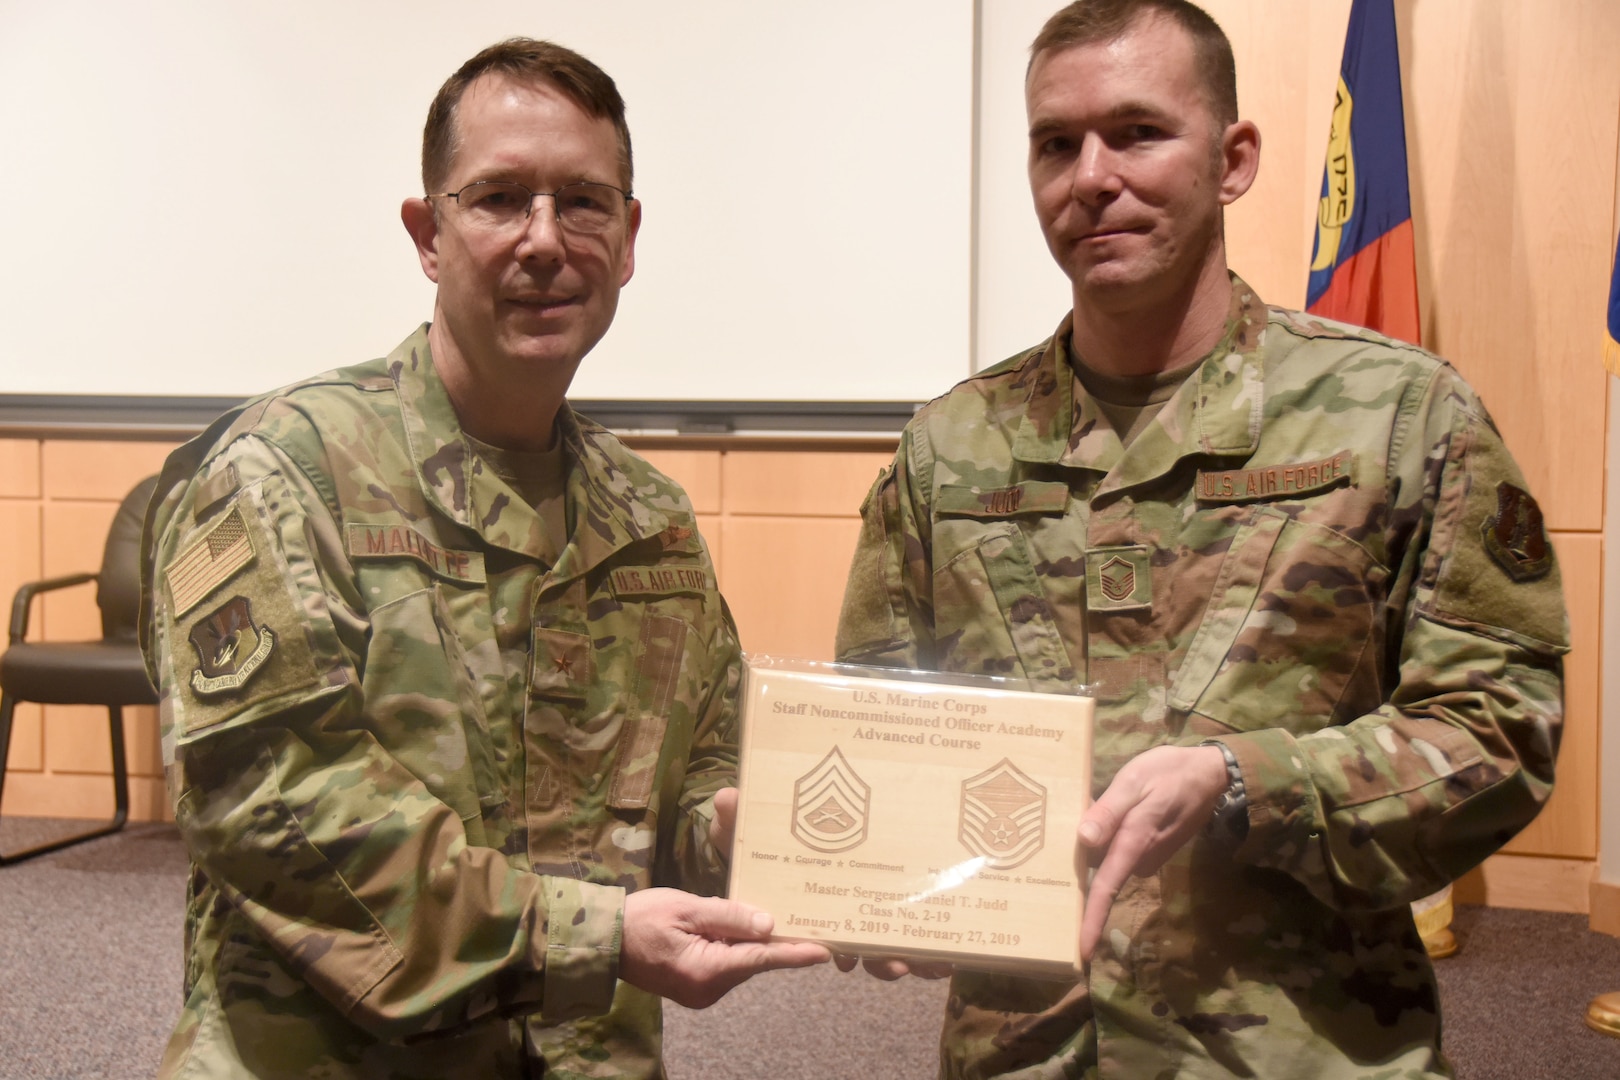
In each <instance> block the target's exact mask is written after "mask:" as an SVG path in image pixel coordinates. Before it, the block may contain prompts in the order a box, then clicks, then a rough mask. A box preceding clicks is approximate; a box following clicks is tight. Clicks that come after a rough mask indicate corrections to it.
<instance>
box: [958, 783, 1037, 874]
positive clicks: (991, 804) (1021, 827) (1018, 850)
mask: <svg viewBox="0 0 1620 1080" xmlns="http://www.w3.org/2000/svg"><path fill="white" fill-rule="evenodd" d="M958 835H959V836H960V838H961V841H962V846H963V847H965V848H967V849H968V850H969V851H971V852H972V853H973V854H975V855H978V856H982V857H983V858H984V860H985V862H986V863H988V864H989V865H990V866H991V867H993V868H994V869H997V870H1011V869H1012V868H1013V867H1015V866H1019V865H1021V864H1023V863H1026V862H1028V861H1029V860H1030V859H1031V858H1033V857H1034V856H1035V853H1036V852H1038V851H1040V850H1041V848H1042V847H1043V846H1045V843H1046V789H1045V788H1044V787H1042V786H1041V785H1040V784H1037V783H1036V782H1035V781H1033V780H1031V779H1030V778H1029V777H1028V776H1026V775H1024V773H1023V771H1022V770H1020V769H1019V768H1018V766H1016V765H1014V764H1013V763H1012V762H1011V761H1010V760H1008V759H1007V758H1002V759H1001V761H1000V762H999V763H998V764H996V765H995V766H993V767H991V768H989V769H986V770H985V771H984V772H982V773H980V774H979V775H977V776H974V777H970V778H969V779H967V780H964V781H962V821H961V831H960V833H959V834H958Z"/></svg>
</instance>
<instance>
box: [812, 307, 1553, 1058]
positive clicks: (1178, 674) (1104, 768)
mask: <svg viewBox="0 0 1620 1080" xmlns="http://www.w3.org/2000/svg"><path fill="white" fill-rule="evenodd" d="M1233 288H1234V292H1233V303H1232V308H1231V313H1230V321H1229V323H1228V329H1227V333H1226V336H1225V338H1224V340H1223V341H1222V342H1221V343H1220V344H1219V345H1218V346H1217V347H1216V348H1215V350H1214V351H1213V352H1212V353H1211V354H1210V355H1209V356H1208V357H1206V358H1205V359H1204V360H1203V361H1202V363H1201V365H1200V366H1199V367H1198V368H1197V370H1196V371H1195V372H1193V373H1192V375H1191V376H1190V377H1189V378H1188V379H1187V380H1186V382H1185V383H1183V384H1182V386H1181V387H1180V388H1179V389H1178V391H1177V392H1176V394H1175V396H1174V397H1173V398H1172V399H1171V400H1170V401H1169V402H1167V403H1166V404H1165V405H1164V406H1163V408H1162V410H1161V411H1160V412H1159V414H1158V416H1157V418H1156V419H1155V420H1154V421H1153V422H1151V423H1150V424H1149V425H1148V427H1147V428H1146V429H1145V430H1144V431H1143V432H1142V433H1141V434H1140V435H1139V436H1138V437H1137V438H1136V439H1135V440H1134V441H1133V442H1132V444H1131V446H1130V447H1129V448H1128V449H1125V448H1122V447H1121V445H1120V442H1119V439H1118V438H1117V437H1116V435H1115V434H1114V432H1113V430H1112V429H1111V427H1110V426H1109V424H1108V422H1107V421H1106V420H1105V419H1104V418H1103V415H1102V413H1101V412H1100V411H1099V409H1098V408H1097V405H1096V404H1095V402H1093V401H1092V400H1090V399H1089V398H1088V397H1087V396H1086V395H1085V393H1084V391H1083V390H1081V389H1079V388H1078V387H1077V385H1076V379H1075V377H1074V374H1073V368H1072V360H1071V358H1070V356H1069V355H1068V351H1067V349H1068V346H1067V342H1068V337H1069V324H1068V323H1067V322H1066V323H1065V324H1064V326H1063V327H1061V328H1060V329H1059V331H1058V333H1057V334H1056V335H1055V336H1054V337H1053V338H1052V339H1051V340H1049V341H1047V342H1045V343H1044V344H1042V345H1040V346H1038V347H1036V348H1034V349H1032V350H1030V351H1028V352H1025V353H1022V354H1020V355H1018V356H1015V357H1013V358H1012V359H1010V360H1008V361H1006V362H1005V363H1002V364H1000V365H998V366H996V367H994V368H991V369H989V370H987V371H985V372H983V373H981V374H979V375H976V376H974V377H972V378H970V379H968V380H966V381H965V382H963V383H961V384H960V385H958V386H957V387H956V388H955V389H954V390H952V391H951V392H950V393H948V394H946V395H945V396H944V397H942V398H939V399H937V400H936V401H934V402H932V403H930V404H929V405H928V406H926V407H925V408H924V409H923V410H922V411H921V412H920V413H919V414H918V415H917V416H916V417H915V419H914V420H913V421H912V422H911V424H910V425H909V426H908V428H907V429H906V432H905V434H904V436H903V437H902V440H901V445H900V449H899V452H898V453H897V454H896V457H895V462H894V465H893V466H892V467H891V468H890V469H889V470H887V471H885V472H884V473H883V474H882V475H881V476H880V477H879V479H878V482H877V483H876V485H875V486H874V488H873V490H872V493H871V494H870V496H869V497H868V499H867V502H866V504H865V507H864V511H863V513H864V525H863V532H862V536H861V542H860V545H859V547H858V550H857V553H856V556H855V560H854V565H853V567H852V570H851V574H850V580H849V587H848V591H847V593H846V596H845V605H844V611H843V616H842V620H841V623H840V627H839V645H838V651H839V655H840V657H841V658H843V659H846V660H851V661H861V662H871V663H881V664H888V665H896V666H903V667H920V668H932V669H941V670H950V671H965V672H978V673H989V674H997V675H1013V676H1018V677H1027V678H1031V679H1035V680H1043V681H1049V682H1056V683H1062V684H1077V683H1082V682H1089V683H1090V684H1091V685H1092V688H1093V690H1094V692H1095V695H1096V698H1097V703H1098V710H1097V728H1096V746H1095V774H1094V782H1093V794H1094V795H1097V794H1101V792H1102V791H1103V790H1104V789H1105V788H1106V787H1107V785H1108V783H1109V781H1110V780H1111V779H1112V778H1113V777H1114V774H1115V773H1116V772H1117V771H1118V769H1119V767H1120V766H1121V765H1122V764H1123V763H1124V762H1125V761H1127V760H1129V759H1130V758H1132V757H1133V756H1135V755H1137V754H1140V753H1141V752H1143V751H1144V750H1146V749H1148V748H1150V747H1153V746H1158V745H1161V744H1166V743H1172V744H1178V745H1194V744H1197V743H1199V742H1201V741H1204V740H1206V739H1217V740H1219V741H1221V742H1224V743H1225V745H1226V746H1228V747H1229V748H1230V749H1231V750H1232V751H1233V752H1234V754H1235V755H1236V758H1237V761H1238V763H1239V765H1240V766H1241V769H1242V773H1243V778H1244V782H1245V785H1246V787H1247V793H1248V797H1249V817H1248V831H1247V836H1246V837H1245V838H1243V839H1242V841H1241V843H1240V844H1239V843H1237V842H1236V841H1235V840H1233V839H1231V838H1228V839H1227V840H1225V841H1224V842H1223V841H1222V840H1221V838H1219V837H1217V836H1203V837H1200V838H1198V839H1196V840H1194V841H1193V842H1191V843H1189V844H1188V845H1187V846H1186V847H1184V848H1183V849H1182V850H1181V851H1180V852H1179V853H1178V854H1177V855H1176V856H1175V857H1174V858H1172V860H1171V861H1170V862H1169V863H1168V864H1167V865H1166V866H1165V867H1164V868H1163V869H1162V870H1161V871H1160V872H1159V873H1158V874H1156V875H1154V876H1151V877H1148V878H1132V879H1131V880H1130V881H1129V882H1128V883H1127V885H1126V887H1125V889H1124V891H1123V892H1122V893H1121V895H1120V897H1119V898H1118V900H1117V901H1116V902H1115V904H1114V905H1113V908H1112V910H1111V914H1110V917H1109V919H1108V923H1107V927H1106V929H1105V931H1104V936H1103V939H1102V942H1101V945H1100V946H1099V948H1098V952H1097V955H1096V956H1095V957H1094V959H1093V960H1092V963H1091V965H1090V968H1089V971H1088V974H1087V977H1086V979H1085V980H1083V981H1082V982H1081V983H1079V984H1078V985H1062V984H1058V983H1048V982H1038V981H1034V980H1021V979H1017V978H1011V977H1005V976H990V975H979V974H972V973H965V974H960V975H959V976H958V977H957V978H956V981H955V984H954V986H953V988H952V989H953V994H952V997H951V999H950V1005H949V1009H948V1015H947V1019H946V1023H945V1032H944V1037H943V1038H944V1042H943V1062H944V1065H943V1074H944V1075H947V1076H952V1077H957V1076H960V1077H983V1076H1018V1077H1032V1078H1033V1077H1041V1078H1049V1077H1060V1076H1061V1077H1072V1076H1080V1075H1085V1076H1103V1077H1133V1078H1134V1077H1161V1076H1172V1075H1174V1076H1179V1077H1206V1076H1222V1077H1224V1076H1229V1075H1239V1076H1273V1077H1303V1076H1309V1077H1313V1078H1320V1077H1361V1076H1375V1075H1376V1076H1401V1077H1426V1076H1438V1075H1446V1070H1447V1066H1446V1065H1445V1063H1444V1061H1443V1059H1442V1057H1441V1056H1440V1055H1439V1051H1438V1047H1439V1037H1440V1018H1439V1012H1438V1002H1437V993H1436V987H1435V981H1434V974H1433V970H1432V968H1431V966H1430V963H1429V961H1428V958H1427V956H1426V954H1425V952H1424V949H1423V945H1422V943H1421V942H1420V940H1419V938H1418V936H1417V934H1416V932H1415V930H1414V928H1413V923H1412V917H1411V913H1410V910H1409V908H1408V906H1407V905H1408V903H1409V902H1410V901H1412V900H1414V899H1417V898H1419V897H1422V896H1424V895H1426V894H1429V893H1432V892H1434V891H1435V890H1437V889H1439V888H1440V887H1441V886H1442V885H1444V884H1445V883H1446V882H1449V881H1451V880H1452V879H1454V878H1456V877H1457V876H1458V875H1460V874H1462V873H1463V872H1465V871H1467V870H1468V869H1469V868H1471V867H1473V866H1474V865H1475V864H1477V863H1478V862H1480V861H1481V860H1482V859H1484V858H1485V857H1486V856H1487V855H1489V854H1490V853H1491V852H1492V851H1494V850H1496V848H1498V847H1499V846H1500V845H1501V844H1503V843H1504V842H1505V841H1507V840H1508V839H1509V838H1510V837H1512V836H1513V835H1514V834H1515V833H1516V832H1518V831H1519V830H1520V829H1521V828H1523V827H1524V825H1525V824H1526V823H1527V822H1529V821H1530V819H1531V818H1532V817H1534V816H1535V814H1536V812H1537V810H1538V809H1539V808H1540V806H1541V805H1542V803H1543V802H1544V801H1545V799H1546V798H1547V795H1548V793H1549V790H1550V787H1551V784H1552V776H1553V762H1554V757H1555V754H1556V749H1557V744H1558V735H1559V731H1560V725H1561V720H1562V674H1561V671H1562V667H1561V660H1560V657H1561V655H1562V654H1563V653H1564V651H1565V650H1566V640H1567V631H1566V620H1565V614H1564V608H1563V602H1562V595H1561V591H1560V584H1559V577H1558V572H1557V568H1556V566H1555V564H1554V559H1553V553H1552V550H1551V548H1550V546H1549V543H1548V540H1547V536H1546V532H1545V529H1544V526H1543V522H1542V518H1541V513H1540V510H1539V509H1538V508H1537V506H1536V504H1535V502H1534V500H1533V499H1532V498H1531V497H1530V496H1529V495H1528V494H1527V493H1526V492H1525V490H1524V481H1523V479H1522V477H1521V476H1520V474H1519V471H1518V469H1517V467H1516V466H1515V465H1514V463H1513V461H1512V459H1511V458H1510V456H1509V454H1508V452H1507V450H1506V449H1505V448H1504V447H1503V444H1502V441H1501V439H1500V437H1499V435H1498V434H1497V431H1496V429H1495V428H1494V426H1493V425H1492V423H1491V421H1490V419H1489V417H1488V416H1487V415H1486V413H1485V410H1484V408H1483V406H1482V405H1481V404H1480V402H1479V400H1478V399H1477V397H1476V396H1475V394H1474V393H1473V391H1472V390H1471V389H1470V388H1469V387H1468V386H1467V385H1466V384H1465V383H1464V382H1463V380H1462V379H1461V378H1460V377H1459V376H1458V375H1457V373H1456V372H1455V371H1454V370H1453V369H1452V368H1451V367H1450V366H1449V365H1447V364H1446V363H1445V362H1444V361H1442V360H1439V359H1437V358H1435V357H1433V356H1431V355H1429V354H1427V353H1425V352H1422V351H1421V350H1419V349H1416V348H1413V347H1409V346H1405V345H1402V344H1399V343H1396V342H1392V341H1389V340H1387V339H1384V338H1382V337H1379V336H1378V335H1375V334H1372V333H1370V332H1367V331H1363V330H1360V329H1357V328H1353V327H1348V326H1344V325H1340V324H1336V323H1331V322H1324V321H1322V320H1318V319H1315V318H1313V317H1310V316H1306V315H1302V314H1300V313H1297V312H1289V311H1284V310H1280V309H1276V308H1272V309H1269V310H1268V309H1267V308H1266V307H1265V306H1263V305H1262V304H1261V303H1260V301H1259V300H1258V299H1257V298H1256V297H1254V296H1253V295H1252V293H1250V291H1249V290H1248V289H1247V287H1246V286H1244V285H1243V283H1242V282H1241V281H1238V280H1236V279H1235V278H1234V285H1233Z"/></svg>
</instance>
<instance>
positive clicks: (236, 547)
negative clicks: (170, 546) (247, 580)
mask: <svg viewBox="0 0 1620 1080" xmlns="http://www.w3.org/2000/svg"><path fill="white" fill-rule="evenodd" d="M252 561H253V538H252V537H251V536H249V535H248V530H247V523H246V522H244V521H243V520H242V508H241V507H239V506H233V507H231V512H230V513H228V514H226V515H225V516H224V517H223V518H221V519H220V520H219V522H218V523H217V524H215V525H214V527H213V528H211V529H209V530H208V532H207V533H205V534H204V535H203V537H202V539H200V540H198V541H197V542H196V543H194V544H192V545H191V546H190V547H188V548H186V550H184V551H182V552H181V553H180V554H179V555H178V556H176V557H175V560H174V561H173V562H172V563H170V564H169V569H168V570H167V571H166V572H165V574H164V576H165V578H166V579H167V580H168V582H169V603H170V604H171V605H172V609H171V615H172V616H173V617H174V618H179V617H180V616H181V615H184V614H185V613H186V612H188V611H190V610H191V609H192V608H194V607H196V606H197V605H198V604H199V603H201V602H202V598H203V597H205V596H207V595H208V594H209V593H211V592H213V591H214V590H215V589H217V588H218V587H219V586H220V585H222V584H224V583H225V581H227V580H228V579H229V578H230V576H231V575H232V574H234V573H236V572H237V571H238V570H240V569H242V567H244V566H246V565H247V564H248V563H250V562H252Z"/></svg>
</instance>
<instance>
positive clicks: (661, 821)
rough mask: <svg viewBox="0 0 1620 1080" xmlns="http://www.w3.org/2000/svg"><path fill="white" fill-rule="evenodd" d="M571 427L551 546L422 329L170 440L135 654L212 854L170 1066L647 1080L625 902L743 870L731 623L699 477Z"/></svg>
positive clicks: (203, 858)
mask: <svg viewBox="0 0 1620 1080" xmlns="http://www.w3.org/2000/svg"><path fill="white" fill-rule="evenodd" d="M558 425H559V428H560V431H561V437H562V439H563V441H564V447H565V450H566V454H567V456H568V457H569V458H570V459H571V462H572V468H571V470H570V473H569V476H568V480H567V492H566V497H565V502H566V504H567V516H568V524H569V537H570V539H569V543H568V545H567V547H566V548H565V549H564V550H563V551H562V552H561V553H560V554H559V555H558V556H557V557H556V559H555V563H554V565H551V566H549V567H548V565H547V562H549V561H551V560H549V559H543V558H542V557H541V552H542V551H543V545H544V539H543V537H544V532H545V530H544V528H543V525H542V522H541V520H540V518H539V516H538V515H537V514H536V513H535V512H534V510H533V509H532V508H531V507H530V506H529V505H528V504H527V503H525V502H524V501H523V500H522V499H520V498H518V497H516V496H515V495H514V493H513V492H512V490H511V489H510V488H509V487H508V486H507V485H506V484H505V483H504V482H503V481H502V480H500V479H499V478H498V477H497V476H496V475H495V473H494V472H493V471H492V470H490V469H489V468H488V467H487V466H486V465H485V464H484V463H483V462H482V461H481V460H480V459H479V458H478V457H476V456H475V455H473V454H472V453H470V452H469V450H468V449H467V444H466V443H465V441H464V439H463V437H462V433H461V430H460V428H459V426H458V424H457V421H456V417H455V413H454V411H453V409H452V407H451V404H450V399H449V397H448V395H447V394H446V392H445V389H444V386H443V384H442V383H441V382H440V381H439V378H438V376H437V374H436V373H435V371H434V368H433V365H432V363H431V361H430V358H429V353H428V345H427V336H426V331H425V328H423V329H422V330H419V331H418V332H417V333H416V334H415V335H413V336H412V337H410V338H408V339H407V340H406V341H405V342H404V343H403V344H402V345H401V346H400V347H399V348H398V349H396V350H395V351H394V353H393V354H392V355H391V356H389V357H388V358H387V360H385V361H373V362H371V363H368V364H362V365H359V366H356V367H352V368H346V369H343V370H340V371H335V372H332V373H330V374H327V375H324V376H319V377H317V378H314V379H311V380H309V381H307V382H303V383H299V384H297V385H294V386H291V387H287V388H285V389H283V390H280V391H278V392H276V393H273V394H271V395H268V396H266V397H263V398H260V399H258V400H256V401H253V402H250V403H248V404H247V405H244V406H242V407H241V408H239V409H237V410H234V411H233V412H231V413H229V414H227V415H226V416H225V417H223V418H222V419H221V420H220V421H219V422H218V423H216V424H215V425H214V426H213V427H212V428H211V429H210V430H209V431H208V432H206V433H205V434H204V435H202V436H201V437H200V438H198V439H196V440H194V441H193V442H191V443H189V444H188V445H186V446H185V447H183V448H181V449H180V450H179V451H177V452H176V453H175V454H174V455H173V456H172V457H171V458H170V460H169V462H168V465H167V466H166V468H165V470H164V475H163V480H162V482H161V483H160V485H159V489H158V497H157V499H156V500H155V501H154V503H153V507H152V511H151V515H150V517H151V520H149V522H148V525H147V545H148V550H147V559H146V563H147V572H148V574H149V575H150V576H151V580H150V581H149V583H148V584H149V585H150V586H151V589H150V595H151V596H152V598H153V600H154V602H155V610H154V611H153V612H152V613H151V616H150V617H149V618H148V619H147V620H145V621H146V624H147V625H146V630H147V632H148V634H149V640H148V642H147V663H148V666H149V669H150V671H151V673H152V675H153V678H154V681H155V682H156V683H157V685H159V687H160V688H161V691H162V697H163V706H162V722H163V746H164V760H165V763H166V765H167V771H168V780H169V789H170V792H171V795H172V797H173V798H174V799H175V813H176V819H177V821H178V824H179V827H180V830H181V833H182V834H183V836H184V838H185V841H186V844H187V847H188V848H189V849H190V851H191V855H192V860H193V867H194V869H193V873H192V877H191V885H190V890H189V907H188V912H187V923H186V937H187V965H186V979H185V988H186V995H187V997H186V1003H185V1009H184V1012H183V1015H182V1018H181V1021H180V1023H179V1026H178V1028H177V1029H176V1032H175V1034H174V1036H173V1038H172V1039H171V1041H170V1044H169V1047H168V1051H167V1053H166V1056H165V1059H164V1066H163V1075H165V1076H171V1075H174V1076H178V1075H185V1076H193V1075H197V1076H204V1075H205V1076H211V1077H212V1076H249V1075H251V1076H254V1077H261V1078H264V1077H286V1078H293V1077H298V1078H300V1080H302V1078H304V1077H309V1076H321V1077H345V1076H353V1077H360V1076H364V1077H368V1078H373V1077H375V1078H382V1077H387V1078H396V1077H399V1078H403V1077H449V1076H468V1077H472V1076H477V1077H499V1076H507V1077H517V1076H539V1075H542V1074H543V1075H546V1076H553V1077H565V1076H566V1077H573V1076H592V1077H647V1076H659V1075H662V1071H661V1068H660V1066H659V1063H658V1062H659V1043H660V1028H661V1020H660V1002H659V1000H658V999H657V998H656V997H654V996H652V995H649V994H646V993H644V992H642V991H639V990H637V989H635V988H633V987H630V986H628V985H626V984H622V983H618V982H617V970H618V959H619V956H618V950H619V940H620V932H621V928H622V920H623V900H624V893H625V891H626V890H631V889H639V888H645V887H647V886H649V885H655V884H665V885H668V884H679V885H681V886H683V887H686V888H688V889H690V890H692V891H698V892H710V893H713V892H718V891H720V890H721V889H722V888H723V884H724V867H723V864H722V862H721V861H720V859H719V857H718V855H717V853H716V852H715V850H714V848H713V846H712V845H711V844H710V843H709V841H708V830H709V826H710V822H711V820H712V813H713V800H712V795H713V794H714V792H715V791H716V790H717V789H719V788H720V787H721V786H723V785H725V784H728V783H730V782H732V777H733V776H734V774H735V768H736V747H735V731H734V728H735V694H736V688H737V682H738V678H739V674H740V667H739V653H738V648H737V642H736V634H735V630H734V627H733V625H732V622H731V617H730V614H729V612H728V611H727V610H726V609H725V607H724V605H723V603H722V601H721V599H720V596H719V594H718V593H717V592H716V590H715V579H714V570H713V567H712V565H711V563H710V561H709V557H708V553H707V551H706V549H705V548H704V546H703V542H702V539H701V538H700V537H699V535H698V533H697V531H696V529H695V527H694V521H693V517H692V510H691V506H690V504H689V503H688V502H687V499H686V497H685V495H684V493H682V491H681V490H680V488H679V487H678V486H677V485H676V484H675V483H673V482H672V481H670V480H669V479H668V478H666V477H664V476H662V475H661V474H659V473H658V472H656V471H655V470H654V469H653V468H652V467H651V466H649V465H648V464H647V463H646V462H645V461H643V460H641V459H640V458H638V457H636V456H635V455H633V454H631V453H630V452H629V451H627V450H626V449H625V448H624V447H623V446H621V445H620V444H619V442H618V441H617V440H616V439H615V438H614V437H613V436H611V435H610V434H608V433H607V432H606V431H605V430H603V429H602V428H600V427H597V426H595V425H593V424H590V423H589V422H587V421H584V420H581V419H579V418H576V417H575V416H574V415H573V414H572V413H571V412H570V411H569V409H568V408H567V406H566V405H565V406H564V407H563V409H562V411H561V413H560V414H559V416H558ZM524 1017H528V1018H529V1020H528V1021H527V1022H526V1021H525V1020H524V1019H522V1018H524ZM526 1046H527V1050H526ZM534 1057H541V1058H543V1059H544V1061H545V1065H544V1066H543V1067H542V1066H541V1065H540V1064H539V1063H537V1062H535V1061H532V1060H526V1059H529V1058H534Z"/></svg>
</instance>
